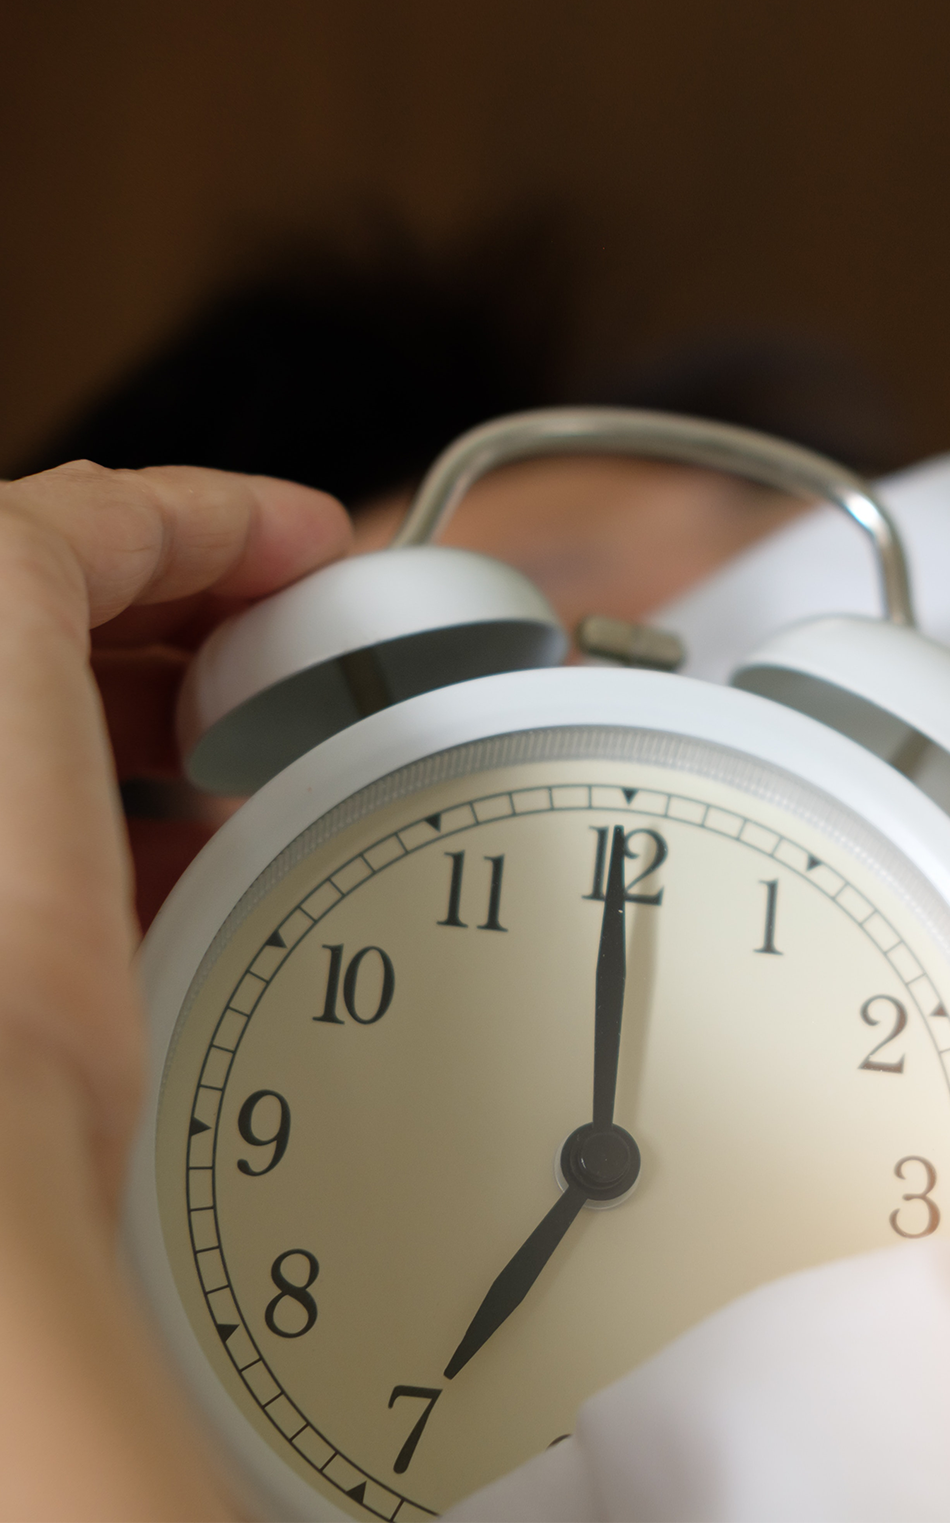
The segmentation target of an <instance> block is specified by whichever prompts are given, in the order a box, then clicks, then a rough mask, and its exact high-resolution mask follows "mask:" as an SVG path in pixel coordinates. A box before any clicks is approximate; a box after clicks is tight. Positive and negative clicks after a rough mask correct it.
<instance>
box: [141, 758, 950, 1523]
mask: <svg viewBox="0 0 950 1523" xmlns="http://www.w3.org/2000/svg"><path fill="white" fill-rule="evenodd" d="M554 733H555V732H552V734H554ZM516 740H517V737H515V738H514V739H513V740H512V742H511V745H510V746H509V755H511V756H514V755H515V752H514V750H513V749H512V747H514V744H515V741H516ZM639 745H640V742H639V741H638V740H637V738H636V734H635V732H631V740H630V744H629V747H628V751H629V754H628V755H626V756H620V757H619V758H618V759H615V760H612V761H604V760H602V759H598V758H597V757H596V756H595V755H586V756H585V755H583V754H575V755H573V756H572V755H570V754H565V753H566V751H567V752H569V748H565V745H564V742H563V739H562V740H560V741H559V742H557V743H555V741H553V740H552V742H551V744H550V746H549V749H548V754H547V756H546V757H545V755H544V754H542V753H543V749H544V748H543V746H540V747H539V746H537V745H536V746H535V752H534V759H533V760H532V761H531V762H530V763H518V764H515V763H514V762H513V761H509V760H506V758H505V754H504V747H501V748H499V746H498V743H497V742H495V743H492V747H493V749H492V748H491V747H490V746H489V745H488V743H486V745H485V746H483V747H482V748H481V749H480V748H479V747H477V746H476V747H473V748H470V750H469V751H468V752H466V756H465V759H464V761H456V762H454V763H446V762H445V761H444V760H443V761H441V762H440V760H439V759H438V758H436V759H435V761H434V762H433V764H432V765H431V766H430V767H429V769H428V772H426V769H424V768H423V769H422V770H421V771H419V772H416V773H414V774H413V775H412V777H411V778H410V777H407V779H406V780H405V781H404V783H403V784H402V785H401V786H394V787H392V788H391V789H390V790H389V794H388V798H386V797H384V796H383V795H382V794H381V793H380V791H379V790H377V791H376V792H374V791H373V790H372V789H371V790H367V794H366V798H365V800H364V801H363V805H362V806H361V807H358V808H351V810H350V813H349V816H348V817H346V818H344V817H342V816H341V819H340V821H337V822H332V821H331V822H329V824H328V823H326V822H324V823H323V825H322V826H321V828H320V829H317V828H316V827H315V828H314V830H313V831H312V832H311V836H310V838H308V839H302V840H301V841H299V842H297V843H295V845H294V848H293V850H292V851H288V852H287V853H285V854H284V856H283V857H282V858H281V859H279V861H278V862H277V863H276V864H275V865H274V868H273V869H272V871H271V872H270V875H269V880H268V882H267V883H266V884H264V885H263V886H261V887H259V888H258V889H256V890H255V893H254V896H253V897H252V898H250V899H249V900H248V902H247V903H246V904H245V905H244V906H243V908H241V910H240V913H238V914H236V915H235V916H233V917H232V923H231V924H230V925H229V927H227V928H226V930H225V932H224V933H223V934H222V936H221V937H220V938H219V941H218V944H217V945H216V947H215V948H214V949H213V954H212V955H211V956H209V958H208V959H207V960H206V966H205V968H204V969H203V971H202V976H201V981H200V984H198V985H196V987H195V989H194V990H193V993H192V995H191V996H190V998H189V1001H188V1002H187V1005H186V1012H185V1014H184V1015H183V1017H182V1019H181V1020H180V1022H179V1028H178V1032H177V1036H176V1040H175V1042H174V1043H173V1045H172V1048H171V1050H170V1051H171V1055H170V1058H169V1061H168V1064H167V1067H166V1072H165V1078H164V1089H163V1097H162V1102H161V1108H160V1112H159V1125H158V1133H157V1137H158V1141H157V1172H158V1179H159V1197H160V1209H161V1215H162V1224H163V1229H164V1235H165V1241H166V1245H167V1248H168V1253H169V1258H170V1261H171V1264H172V1269H173V1273H174V1276H175V1280H176V1284H177V1287H178V1293H179V1295H180V1297H181V1299H182V1302H183V1303H184V1306H185V1309H186V1312H187V1315H188V1317H189V1319H190V1323H191V1326H192V1328H193V1330H194V1333H195V1334H196V1336H197V1339H198V1341H199V1343H200V1345H201V1347H202V1349H203V1350H204V1355H205V1357H206V1359H207V1360H208V1362H209V1363H210V1365H211V1366H212V1367H213V1369H214V1371H215V1373H216V1375H217V1378H218V1380H219V1381H220V1382H221V1383H222V1384H223V1385H224V1387H225V1389H226V1390H227V1391H228V1393H229V1394H230V1397H231V1399H232V1400H233V1401H234V1402H235V1403H236V1404H237V1405H238V1407H239V1408H240V1410H241V1411H242V1412H243V1413H244V1415H245V1417H246V1418H247V1420H248V1421H249V1422H250V1423H251V1424H252V1426H253V1427H255V1428H256V1429H257V1431H258V1433H259V1434H260V1435H261V1436H262V1437H263V1438H264V1439H265V1440H266V1442H267V1443H268V1444H269V1445H270V1446H271V1447H272V1448H273V1449H274V1450H276V1451H277V1452H278V1453H279V1454H280V1456H281V1458H282V1459H283V1460H284V1463H285V1464H286V1465H288V1466H290V1467H291V1468H292V1469H293V1470H294V1471H295V1472H296V1473H297V1475H298V1476H299V1477H300V1478H301V1479H303V1480H304V1481H306V1482H307V1483H308V1484H309V1485H310V1486H311V1487H313V1488H314V1490H315V1491H316V1492H317V1493H318V1494H319V1495H320V1496H322V1497H323V1498H324V1499H325V1500H326V1503H327V1504H328V1505H329V1506H330V1507H331V1508H332V1507H334V1506H335V1507H336V1508H338V1509H339V1510H340V1512H342V1513H343V1514H344V1515H353V1516H372V1515H376V1516H381V1517H386V1518H396V1517H398V1518H399V1519H401V1520H405V1519H408V1518H413V1517H423V1516H428V1515H431V1514H435V1513H437V1512H439V1511H441V1510H442V1509H444V1508H445V1507H447V1506H448V1505H450V1504H451V1502H452V1501H453V1500H455V1499H456V1498H458V1497H460V1496H462V1495H463V1494H465V1493H467V1492H469V1491H471V1490H473V1489H474V1488H476V1487H478V1486H480V1485H482V1484H484V1483H485V1482H487V1481H488V1480H490V1479H492V1478H493V1477H495V1476H497V1475H499V1474H501V1473H503V1472H504V1471H505V1470H508V1469H510V1468H512V1467H513V1466H515V1465H517V1464H518V1463H520V1462H521V1461H522V1460H524V1459H525V1458H527V1457H528V1456H530V1455H531V1454H533V1453H536V1452H537V1451H539V1450H540V1449H542V1448H544V1447H545V1446H546V1445H547V1444H548V1443H550V1442H551V1440H552V1439H553V1438H555V1437H556V1436H557V1435H559V1434H562V1433H564V1432H565V1431H568V1430H569V1429H570V1427H571V1425H572V1422H573V1417H574V1413H575V1411H576V1409H577V1406H578V1404H579V1403H580V1402H581V1401H583V1400H584V1399H585V1397H586V1396H588V1395H589V1394H591V1392H593V1391H594V1390H596V1389H598V1388H600V1387H601V1386H603V1385H605V1384H606V1383H608V1382H609V1381H611V1380H613V1379H615V1378H617V1377H618V1376H620V1375H621V1374H623V1373H624V1372H625V1371H626V1370H628V1369H629V1368H631V1367H632V1366H633V1365H635V1364H636V1363H637V1362H639V1361H640V1360H642V1359H643V1358H645V1357H647V1356H648V1355H649V1354H651V1353H653V1352H654V1351H655V1350H657V1349H658V1348H660V1347H662V1345H663V1344H665V1343H666V1342H667V1341H669V1339H671V1338H672V1337H674V1336H676V1335H677V1334H678V1333H680V1332H681V1331H683V1330H684V1329H685V1328H687V1327H689V1326H690V1325H692V1324H693V1323H694V1322H696V1321H697V1320H698V1319H700V1318H701V1317H703V1316H704V1315H706V1314H707V1313H709V1312H711V1311H713V1310H714V1309H716V1308H717V1307H718V1306H721V1305H722V1304H723V1303H724V1302H726V1301H728V1300H729V1299H731V1298H733V1297H734V1296H736V1295H739V1294H741V1293H742V1292H743V1291H745V1290H747V1289H749V1288H751V1287H753V1286H755V1285H757V1284H760V1283H762V1282H763V1281H765V1280H768V1279H770V1278H773V1277H775V1276H777V1275H780V1274H783V1273H787V1272H789V1271H792V1270H795V1269H798V1268H801V1267H805V1266H807V1265H810V1264H814V1263H817V1262H821V1261H824V1260H826V1259H830V1258H832V1257H835V1256H838V1255H842V1254H848V1253H855V1252H860V1251H862V1250H865V1249H870V1248H873V1247H877V1246H883V1245H886V1244H888V1243H896V1242H898V1241H899V1240H900V1239H903V1238H907V1237H922V1236H925V1235H928V1234H929V1233H931V1232H934V1231H939V1230H941V1217H942V1213H943V1212H944V1211H945V1210H946V1208H947V1198H946V1196H945V1182H946V1181H947V1179H948V1177H950V1174H948V1171H950V1099H948V1087H947V1077H946V1073H945V1069H944V1061H945V1056H944V1050H945V1049H948V1048H950V1021H948V1019H947V1016H946V1014H945V1012H944V1006H943V996H942V993H941V991H942V990H944V989H948V988H950V977H948V968H947V961H946V954H945V951H944V946H943V944H942V942H941V939H940V936H939V935H938V934H936V933H933V934H931V933H928V932H925V931H924V930H922V929H921V925H922V923H923V921H924V918H925V917H924V915H923V914H922V912H921V907H920V904H917V903H915V901H914V892H915V889H914V887H913V883H911V887H910V888H909V889H908V887H907V883H908V882H909V881H910V880H909V879H908V877H907V875H906V874H905V875H904V886H903V888H901V889H898V888H897V887H896V886H895V885H896V881H897V880H896V874H895V871H894V866H893V861H892V860H891V859H889V858H888V856H887V850H886V849H885V848H884V847H883V845H882V847H881V854H880V856H879V858H875V856H874V854H873V852H871V851H869V849H868V844H867V840H866V839H864V838H862V839H861V840H857V838H856V834H855V832H856V831H857V832H858V833H859V827H858V826H857V825H855V824H854V822H852V821H851V820H850V817H849V816H848V815H847V814H846V812H845V811H844V810H837V812H834V811H831V810H830V808H829V803H828V800H826V799H819V798H818V796H817V795H812V794H810V793H809V791H808V789H807V788H805V787H803V786H802V785H799V784H795V783H792V782H791V781H790V780H789V779H787V778H785V777H784V776H783V775H782V774H780V773H778V772H770V771H769V769H767V768H764V767H763V768H760V769H759V771H758V773H757V774H756V775H755V777H754V778H752V782H751V783H750V769H749V766H748V764H747V763H745V762H742V763H741V765H740V759H736V760H735V762H734V763H733V764H730V762H729V760H728V756H727V755H726V753H714V748H712V747H710V748H708V750H709V759H708V762H707V763H706V764H704V763H703V758H702V756H699V757H698V758H697V756H696V754H695V748H694V753H693V756H692V763H691V765H690V766H688V767H687V766H685V765H684V764H682V763H680V764H679V765H677V766H660V765H658V764H656V762H655V761H651V760H650V759H649V758H647V759H644V756H643V755H642V754H638V746H639ZM577 749H578V750H583V747H582V746H580V744H579V746H578V748H577ZM640 749H641V752H642V750H643V747H642V746H641V747H640ZM730 765H732V773H730V770H729V769H730ZM618 827H620V828H621V830H622V850H623V891H624V899H623V909H622V913H623V916H624V919H623V925H624V930H623V936H624V949H625V959H626V962H625V971H626V985H625V989H624V991H623V1009H622V1031H621V1037H620V1043H619V1062H618V1064H617V1073H616V1095H615V1103H614V1111H613V1123H614V1126H615V1127H619V1128H622V1129H623V1130H624V1131H625V1133H629V1134H630V1135H631V1136H633V1137H635V1138H636V1142H637V1145H638V1148H639V1151H640V1154H641V1158H642V1163H641V1168H640V1174H639V1178H638V1179H637V1181H636V1189H635V1190H633V1191H631V1192H627V1193H626V1194H625V1195H623V1196H622V1197H621V1198H620V1199H619V1201H618V1202H613V1201H609V1200H608V1201H605V1202H603V1203H600V1202H596V1201H591V1202H589V1204H591V1205H592V1206H596V1207H597V1209H583V1208H580V1209H579V1214H576V1219H572V1223H571V1225H570V1227H569V1230H565V1232H564V1235H563V1238H562V1239H559V1241H558V1244H557V1247H556V1248H555V1249H554V1250H553V1251H552V1252H551V1254H550V1256H549V1258H548V1259H547V1260H546V1262H545V1264H544V1267H543V1268H542V1269H541V1270H540V1272H539V1273H538V1274H537V1275H536V1277H535V1279H534V1280H533V1281H532V1282H531V1284H530V1288H529V1289H528V1290H527V1293H526V1294H524V1296H523V1299H522V1300H521V1301H520V1302H518V1303H517V1304H516V1305H515V1306H514V1307H513V1308H511V1309H510V1311H506V1313H505V1315H504V1317H503V1318H501V1320H499V1319H498V1318H497V1316H496V1317H495V1324H494V1325H493V1330H492V1332H491V1335H490V1336H486V1337H484V1338H483V1339H482V1341H481V1342H480V1343H478V1346H477V1351H476V1352H475V1353H474V1354H472V1355H468V1356H466V1359H465V1360H464V1361H462V1362H460V1361H459V1360H456V1362H455V1364H454V1365H453V1364H452V1362H451V1360H452V1355H453V1351H454V1350H456V1349H458V1348H459V1346H460V1340H462V1339H463V1335H466V1329H467V1328H468V1327H469V1325H470V1324H471V1323H472V1320H473V1318H474V1317H475V1315H476V1313H477V1312H478V1309H479V1307H480V1305H481V1304H482V1303H483V1301H485V1300H486V1293H487V1292H488V1291H489V1288H490V1287H491V1286H492V1284H493V1282H494V1281H495V1280H496V1278H497V1277H498V1276H499V1274H500V1272H501V1271H502V1270H503V1269H504V1268H505V1266H506V1265H507V1264H508V1263H509V1261H510V1260H511V1259H512V1256H513V1255H515V1254H516V1252H517V1250H518V1249H519V1247H520V1245H522V1244H523V1243H525V1241H526V1240H527V1239H528V1237H529V1235H530V1234H531V1233H532V1232H533V1230H534V1229H535V1228H536V1227H537V1226H538V1224H539V1223H541V1222H542V1221H543V1220H546V1218H547V1213H548V1212H550V1211H552V1209H553V1208H554V1207H555V1206H556V1204H557V1202H558V1200H559V1199H560V1198H561V1193H562V1191H563V1190H564V1189H565V1187H566V1185H567V1181H566V1179H565V1177H564V1174H563V1171H562V1169H561V1167H560V1159H561V1151H562V1148H563V1146H564V1143H565V1141H566V1139H567V1138H568V1137H569V1136H570V1135H571V1134H572V1133H573V1132H574V1131H575V1130H576V1129H577V1128H578V1127H579V1126H581V1125H582V1123H585V1122H588V1121H589V1119H590V1110H591V1092H592V1084H593V1068H592V1062H593V1051H594V1036H595V1004H596V1000H595V990H596V980H597V966H598V955H599V953H598V948H599V945H600V943H601V938H602V935H603V934H604V932H603V927H604V924H605V916H606V913H607V911H606V901H607V897H608V881H609V869H610V863H611V853H612V851H613V850H614V846H613V843H614V841H615V839H616V831H617V829H618ZM616 849H617V850H618V851H619V850H620V847H619V846H618V847H617V848H616ZM914 881H916V880H914ZM921 892H922V893H923V890H921ZM921 902H922V901H921ZM615 908H616V906H615ZM618 912H619V911H618ZM928 914H929V910H928ZM930 921H931V924H932V923H933V916H932V915H930ZM597 998H600V996H599V995H597ZM579 1206H580V1203H579ZM476 1341H477V1340H476ZM450 1370H451V1371H452V1373H451V1374H449V1373H448V1372H449V1371H450ZM330 1515H332V1513H331V1512H328V1513H327V1516H330Z"/></svg>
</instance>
